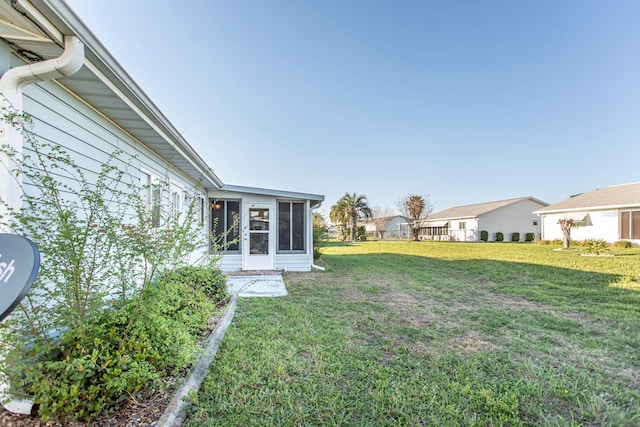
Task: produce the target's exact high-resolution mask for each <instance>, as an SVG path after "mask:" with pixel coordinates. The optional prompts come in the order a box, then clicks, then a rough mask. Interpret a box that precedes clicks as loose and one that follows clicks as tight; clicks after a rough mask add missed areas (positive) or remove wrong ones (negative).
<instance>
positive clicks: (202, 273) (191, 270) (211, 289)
mask: <svg viewBox="0 0 640 427" xmlns="http://www.w3.org/2000/svg"><path fill="white" fill-rule="evenodd" d="M162 280H164V281H166V282H176V283H181V284H185V285H188V286H191V287H192V288H193V289H197V290H199V291H202V292H204V294H205V295H206V296H207V297H208V298H209V299H210V300H211V301H213V302H215V303H216V304H219V303H222V302H224V301H226V300H227V299H228V297H229V294H228V292H227V277H226V276H225V275H224V274H222V272H221V271H220V270H219V269H218V268H215V267H196V266H185V267H180V268H177V269H175V270H171V271H168V272H166V273H165V274H164V275H163V276H162Z"/></svg>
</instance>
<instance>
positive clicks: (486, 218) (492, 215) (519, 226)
mask: <svg viewBox="0 0 640 427" xmlns="http://www.w3.org/2000/svg"><path fill="white" fill-rule="evenodd" d="M542 207H544V205H541V204H539V203H536V202H534V201H533V200H530V199H523V200H520V201H518V202H515V203H512V204H510V205H507V206H504V207H502V208H499V209H496V210H494V211H491V212H487V213H485V214H483V215H481V216H480V217H479V221H478V229H479V230H478V239H479V238H480V231H482V230H486V231H487V232H488V233H489V241H495V239H496V233H497V232H502V233H503V234H504V240H505V241H511V234H512V233H514V232H518V233H520V240H521V241H524V238H525V236H526V233H535V235H536V237H539V235H540V231H541V226H540V218H539V217H538V216H537V215H536V214H534V213H533V212H534V211H535V210H537V209H540V208H542ZM534 222H537V223H538V225H533V223H534Z"/></svg>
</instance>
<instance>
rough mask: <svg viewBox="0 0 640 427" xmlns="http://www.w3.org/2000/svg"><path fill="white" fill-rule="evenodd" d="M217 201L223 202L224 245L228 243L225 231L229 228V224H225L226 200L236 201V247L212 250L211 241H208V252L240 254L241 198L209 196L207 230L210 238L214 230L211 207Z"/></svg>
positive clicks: (226, 216)
mask: <svg viewBox="0 0 640 427" xmlns="http://www.w3.org/2000/svg"><path fill="white" fill-rule="evenodd" d="M218 202H221V203H223V206H224V208H223V213H222V218H223V219H224V225H223V229H224V230H225V236H224V240H225V241H224V244H225V246H226V245H227V243H228V240H227V238H228V233H226V231H228V230H229V229H230V226H229V225H228V224H227V218H228V216H229V214H228V208H227V206H228V205H227V203H228V202H236V203H238V225H237V233H238V235H237V239H238V243H237V245H238V249H227V248H223V249H221V250H217V251H216V250H214V249H213V241H211V242H210V244H209V252H211V253H223V254H234V255H235V254H241V253H242V239H241V234H242V233H241V230H242V200H241V199H218V198H212V197H210V198H209V230H210V232H211V236H212V238H213V237H215V230H214V229H213V221H214V215H213V209H214V205H215V204H216V203H218Z"/></svg>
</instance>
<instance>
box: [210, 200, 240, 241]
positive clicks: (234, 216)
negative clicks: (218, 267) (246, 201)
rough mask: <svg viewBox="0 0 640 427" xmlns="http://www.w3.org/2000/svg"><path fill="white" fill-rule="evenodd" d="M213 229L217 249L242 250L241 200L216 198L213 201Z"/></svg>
mask: <svg viewBox="0 0 640 427" xmlns="http://www.w3.org/2000/svg"><path fill="white" fill-rule="evenodd" d="M211 231H212V233H213V236H214V238H213V245H214V249H215V250H221V251H227V252H240V202H239V201H237V200H214V201H213V202H212V203H211Z"/></svg>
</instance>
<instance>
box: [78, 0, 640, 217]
mask: <svg viewBox="0 0 640 427" xmlns="http://www.w3.org/2000/svg"><path fill="white" fill-rule="evenodd" d="M67 3H68V4H69V5H70V6H71V7H72V8H73V9H74V10H75V11H76V13H77V14H78V16H79V17H80V18H81V19H82V20H83V21H84V22H85V23H86V24H87V26H88V27H89V28H90V29H91V30H92V31H93V32H94V34H95V35H96V36H97V37H98V39H100V40H101V41H102V43H103V44H104V45H105V47H106V48H107V49H108V50H109V51H110V52H111V53H112V55H113V56H114V57H115V58H116V59H117V60H118V61H119V62H120V63H121V64H122V66H123V67H124V68H125V69H126V70H127V72H128V73H129V74H130V75H131V76H132V77H133V79H134V80H135V81H136V82H137V83H138V84H139V86H140V87H141V88H142V89H143V90H144V91H145V92H146V93H147V94H148V95H149V96H150V98H151V99H152V100H153V101H154V103H155V104H156V105H157V106H158V107H159V108H160V109H161V110H162V111H163V112H164V113H165V115H166V116H167V117H168V119H169V120H170V121H171V122H172V123H173V124H174V125H175V127H176V128H177V129H178V130H179V131H180V132H182V134H183V135H184V136H185V138H186V139H187V140H188V141H189V142H190V144H191V145H192V146H193V147H194V148H195V149H196V150H197V151H198V152H199V153H200V155H201V156H202V157H203V158H204V159H205V160H206V161H207V162H208V163H209V164H210V165H211V167H212V168H213V169H214V170H215V171H216V173H217V174H218V176H219V177H220V178H221V179H222V180H223V182H225V183H228V184H235V185H247V186H254V187H264V188H275V189H282V190H290V191H300V192H306V193H314V194H324V195H325V203H324V205H323V208H322V209H321V210H322V211H324V213H325V214H326V213H328V211H329V208H330V206H331V205H332V204H334V203H335V202H336V200H337V199H338V198H339V197H340V196H342V195H343V194H344V193H345V192H347V191H348V192H357V193H358V194H365V195H366V196H367V198H368V200H369V204H370V205H371V206H375V205H379V206H389V207H391V208H393V207H394V203H395V201H396V200H398V199H400V198H402V197H403V196H404V195H406V194H409V193H411V194H421V195H425V196H427V195H428V197H429V200H430V201H431V203H432V204H433V205H434V208H435V211H439V210H443V209H446V208H449V207H452V206H458V205H465V204H471V203H480V202H486V201H493V200H501V199H508V198H513V197H520V196H533V197H536V198H538V199H541V200H544V201H546V202H549V203H555V202H558V201H560V200H563V199H565V198H567V197H569V196H570V195H572V194H576V193H580V192H584V191H589V190H592V189H594V188H598V187H604V186H608V185H613V184H623V183H628V182H637V181H640V177H639V175H640V174H639V170H640V168H639V163H640V53H639V52H640V51H639V50H638V46H640V25H639V24H638V22H640V2H639V1H636V0H629V1H600V0H598V1H592V0H573V1H572V0H567V1H555V0H554V1H540V0H536V1H528V2H527V1H517V2H515V1H511V0H509V1H476V0H473V1H472V0H468V1H463V0H458V1H430V0H423V1H412V0H403V1H395V0H393V1H392V0H388V1H376V0H341V1H333V0H316V1H293V0H291V1H289V0H286V1H285V0H252V1H247V0H233V1H231V0H229V1H218V0H185V1H181V2H176V1H157V2H148V1H144V0H126V1H125V0H110V1H108V2H105V1H103V0H67ZM151 4H153V6H150V5H151Z"/></svg>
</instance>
